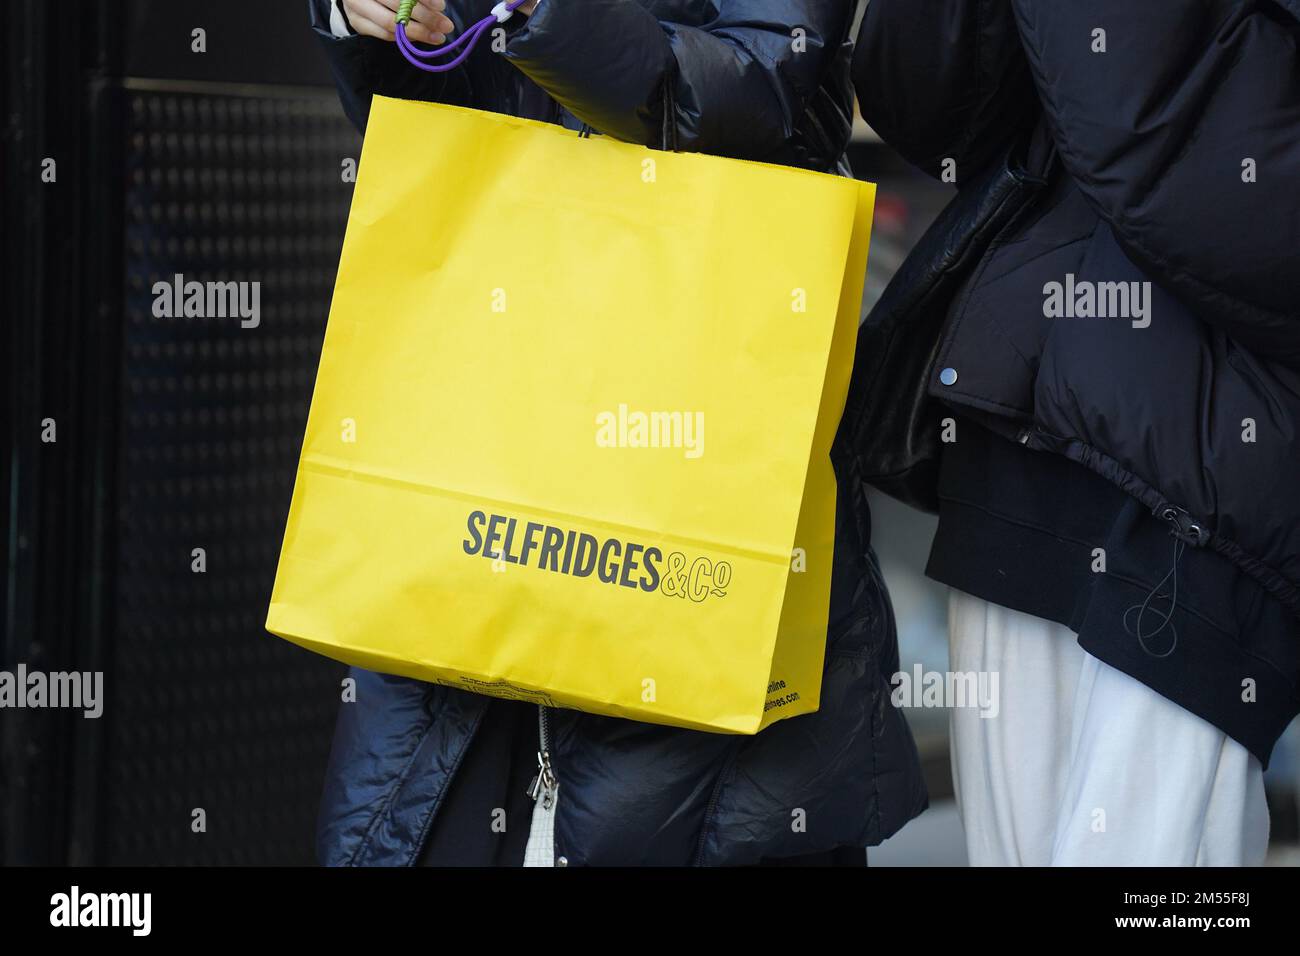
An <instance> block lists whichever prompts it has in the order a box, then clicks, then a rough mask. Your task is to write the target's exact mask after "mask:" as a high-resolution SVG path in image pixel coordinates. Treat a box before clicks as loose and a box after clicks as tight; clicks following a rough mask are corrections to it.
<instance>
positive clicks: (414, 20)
mask: <svg viewBox="0 0 1300 956" xmlns="http://www.w3.org/2000/svg"><path fill="white" fill-rule="evenodd" d="M398 2H399V0H343V12H344V13H346V14H347V15H348V22H349V23H350V24H352V29H354V30H356V31H357V33H359V34H361V35H362V36H367V37H378V38H379V39H381V40H388V41H389V42H390V43H391V42H393V41H394V40H395V39H396V34H395V33H394V32H393V31H394V30H396V29H397V24H396V23H395V22H394V19H393V18H394V17H396V16H397V7H398ZM446 7H447V0H419V2H418V3H417V4H416V5H415V9H414V10H412V11H411V22H410V23H408V24H407V25H406V35H407V36H408V37H409V38H410V39H412V40H415V41H416V42H417V43H429V44H432V45H433V46H437V45H438V44H440V43H445V42H447V34H449V33H451V32H452V31H453V30H455V29H456V26H455V24H453V23H452V22H451V20H449V19H448V18H447V17H445V16H443V13H442V11H443V10H444V9H446Z"/></svg>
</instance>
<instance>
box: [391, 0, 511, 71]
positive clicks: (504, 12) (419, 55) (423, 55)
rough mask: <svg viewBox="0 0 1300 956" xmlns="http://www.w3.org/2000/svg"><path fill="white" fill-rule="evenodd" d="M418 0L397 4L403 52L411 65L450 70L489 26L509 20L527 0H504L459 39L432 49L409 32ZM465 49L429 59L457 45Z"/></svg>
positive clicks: (407, 0)
mask: <svg viewBox="0 0 1300 956" xmlns="http://www.w3.org/2000/svg"><path fill="white" fill-rule="evenodd" d="M415 2H416V0H402V2H401V4H400V5H399V6H398V8H397V30H396V31H395V32H396V36H397V48H398V49H399V50H401V51H402V56H404V57H406V59H407V60H408V61H410V63H411V65H412V66H414V67H418V68H419V69H421V70H424V71H425V72H426V73H446V72H447V71H448V70H454V69H455V68H456V67H458V66H460V65H461V64H462V63H464V62H465V58H466V57H467V56H469V55H470V53H471V51H473V49H474V44H476V43H478V40H479V37H481V36H482V35H483V33H484V31H485V30H487V28H488V27H490V26H492V25H493V24H496V23H505V22H506V21H507V20H509V19H510V16H511V14H513V13H514V12H515V8H516V7H518V6H519V5H520V4H522V3H523V2H524V0H501V2H500V3H498V4H497V5H496V6H495V7H493V8H492V12H491V13H489V14H488V15H487V16H486V17H484V18H483V19H482V20H480V21H478V23H475V24H474V25H473V26H471V27H470V28H469V29H467V30H466V31H465V32H464V33H462V34H461V35H460V36H458V37H457V38H456V39H455V40H452V41H451V42H450V43H447V44H445V45H443V46H439V47H434V48H433V49H432V50H421V49H418V48H417V47H416V45H415V44H414V43H413V42H412V41H411V38H410V37H408V36H407V35H406V24H407V23H408V22H410V19H411V11H412V10H414V9H415ZM461 47H464V49H461V50H460V52H459V53H457V54H456V56H455V57H453V58H452V59H450V60H448V61H447V62H446V63H426V62H425V61H426V60H434V59H437V58H438V57H443V56H446V55H447V54H448V53H451V52H453V51H455V50H457V49H460V48H461Z"/></svg>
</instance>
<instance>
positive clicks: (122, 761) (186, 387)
mask: <svg viewBox="0 0 1300 956" xmlns="http://www.w3.org/2000/svg"><path fill="white" fill-rule="evenodd" d="M195 27H202V28H203V29H204V30H205V31H206V41H207V52H205V53H195V52H192V50H191V31H192V30H193V29H194V28H195ZM0 30H3V31H4V32H3V36H2V40H3V55H4V63H3V66H2V67H0V76H2V80H0V82H2V84H3V85H2V86H0V97H2V98H3V103H4V106H5V111H6V127H5V135H4V139H3V158H4V164H3V176H4V197H3V207H0V209H2V211H3V247H2V250H0V255H2V263H0V268H2V269H3V276H4V286H3V301H4V303H5V306H6V308H7V309H8V311H9V313H10V314H9V317H8V321H6V322H4V323H3V336H4V342H5V357H4V361H5V371H6V383H5V390H6V403H5V421H4V425H5V440H6V449H5V450H6V455H5V456H4V462H3V469H4V471H3V480H4V490H5V494H6V500H5V506H4V515H5V529H4V530H5V545H6V549H7V561H6V579H5V588H4V592H3V598H2V600H3V602H4V603H3V612H4V636H3V644H2V645H0V654H2V658H0V668H2V669H5V670H10V671H13V670H14V669H15V668H16V666H17V665H18V664H19V663H20V662H21V663H25V664H26V666H27V667H28V668H29V669H40V670H45V671H57V670H76V671H83V670H102V671H103V672H104V675H105V676H104V680H105V691H106V699H107V703H106V709H105V713H104V716H103V717H102V718H100V719H99V720H87V719H84V718H82V717H81V716H80V714H79V713H73V712H69V711H53V710H43V711H36V710H25V711H15V710H8V709H6V710H0V861H2V862H5V863H59V862H74V863H83V862H84V863H294V862H309V861H310V860H311V859H312V848H311V833H312V826H313V823H314V816H315V809H316V797H317V794H318V792H319V784H320V779H321V774H322V771H323V766H324V760H325V756H326V753H327V750H328V744H329V734H330V728H331V725H332V721H333V716H334V713H335V710H336V707H337V703H338V693H339V678H340V676H341V669H340V668H339V667H338V666H337V665H334V664H332V663H330V662H328V661H325V660H324V659H322V658H318V657H316V656H314V655H311V654H308V653H306V652H304V651H302V650H299V649H297V648H294V647H292V646H290V645H288V644H286V643H285V642H282V641H280V640H279V639H277V638H274V637H272V636H270V635H269V634H267V633H266V632H265V631H264V630H263V628H262V623H263V621H264V619H265V612H266V605H267V601H268V598H269V594H270V587H271V583H272V579H273V577H274V572H275V565H276V560H277V557H278V553H279V545H280V536H281V533H282V531H283V522H284V516H285V514H286V512H287V508H288V502H289V495H290V491H291V488H292V482H293V475H294V468H295V465H296V461H297V455H298V450H299V447H300V442H301V438H302V428H303V424H304V422H305V419H306V412H307V405H308V401H309V398H310V394H311V386H312V381H313V378H314V375H315V369H316V364H317V358H318V353H319V348H320V342H321V336H322V334H323V330H324V323H325V318H326V314H327V312H328V306H329V297H330V291H331V287H332V284H333V277H334V269H335V266H336V263H337V258H338V250H339V246H340V244H341V241H342V234H343V227H344V224H345V221H346V216H347V208H348V203H349V201H350V189H351V187H350V186H349V185H348V184H346V183H344V182H342V179H341V176H340V168H341V163H342V161H343V159H344V158H345V157H351V158H356V157H357V155H358V151H359V137H357V136H356V134H355V132H354V131H353V130H352V129H351V128H350V127H349V126H348V125H347V123H346V121H345V120H344V119H343V116H342V113H341V111H340V109H339V107H338V105H337V102H336V101H335V98H334V95H333V91H332V89H330V88H329V87H328V86H327V85H326V84H327V83H328V77H327V72H326V69H325V66H324V62H323V60H322V58H321V57H320V55H319V53H318V51H317V49H316V44H315V40H314V38H313V37H312V36H311V33H310V30H309V29H308V26H307V10H306V2H305V0H263V2H255V0H244V2H234V0H222V2H221V3H191V2H181V3H175V2H173V3H160V2H145V0H139V2H129V3H128V2H120V3H114V2H100V3H90V2H86V3H81V4H75V3H74V4H66V3H65V4H51V3H48V2H47V0H17V2H13V3H9V4H6V11H5V16H4V17H3V18H0ZM46 157H52V158H54V159H55V160H56V162H57V164H58V165H57V181H56V182H54V183H42V182H41V169H42V166H41V163H42V161H43V159H45V158H46ZM175 273H182V274H184V276H185V277H186V279H196V280H199V281H207V280H219V281H232V280H234V281H240V280H243V281H249V282H252V281H257V282H260V283H261V316H260V325H259V326H258V327H257V328H256V329H245V328H241V327H240V324H239V321H238V320H237V319H220V318H211V319H198V318H192V319H183V318H180V319H163V318H156V317H155V316H154V315H153V312H152V302H153V293H152V288H153V284H154V283H155V282H156V281H159V280H169V279H170V278H171V277H172V276H173V275H174V274H175ZM47 418H52V419H54V421H55V423H56V428H57V441H55V442H53V443H49V442H43V441H42V440H41V433H42V422H43V421H44V420H45V419H47ZM195 548H202V549H204V552H205V554H206V568H207V569H206V571H205V572H204V573H195V572H194V571H193V570H192V561H193V558H192V553H193V549H195ZM196 809H202V810H203V811H204V813H205V815H206V832H202V833H196V832H194V830H193V828H192V820H193V812H194V811H195V810H196Z"/></svg>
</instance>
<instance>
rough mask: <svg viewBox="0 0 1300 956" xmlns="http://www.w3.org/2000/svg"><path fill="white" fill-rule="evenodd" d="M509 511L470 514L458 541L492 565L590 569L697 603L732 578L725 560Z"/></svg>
mask: <svg viewBox="0 0 1300 956" xmlns="http://www.w3.org/2000/svg"><path fill="white" fill-rule="evenodd" d="M520 523H521V522H520V519H518V518H514V517H511V516H508V515H499V514H493V515H489V514H486V513H485V512H482V511H472V512H470V514H469V518H468V521H467V528H468V531H469V536H468V537H467V538H465V540H464V541H463V542H462V547H463V548H464V550H465V553H466V554H467V555H471V556H478V557H483V558H487V559H489V560H490V561H492V562H493V564H494V567H498V568H499V569H500V570H504V569H505V568H506V567H507V566H509V565H516V566H518V567H532V568H536V569H538V570H543V571H553V572H555V573H557V574H569V575H572V576H573V577H576V578H589V577H592V576H593V575H594V576H595V578H596V579H597V580H598V581H600V582H601V583H603V584H609V585H613V586H615V587H625V588H629V589H632V590H637V591H642V592H647V593H653V592H655V591H658V592H659V593H660V594H663V595H665V596H667V597H680V598H684V599H688V600H691V601H694V602H696V603H700V602H702V601H705V600H707V599H708V598H710V597H715V598H724V597H726V596H727V590H728V588H729V587H730V586H731V583H732V568H731V564H730V563H729V562H727V561H714V560H712V559H710V558H707V557H704V556H703V555H701V556H698V557H695V558H690V557H687V556H686V555H685V554H683V553H682V552H680V551H671V552H669V553H668V554H667V555H666V556H665V554H664V551H663V550H662V549H661V548H658V547H654V546H647V545H644V544H639V543H637V542H635V541H625V540H620V539H619V538H606V539H604V540H601V539H599V538H597V537H596V536H595V535H593V534H588V533H586V532H585V531H575V530H573V529H571V528H570V529H565V528H558V527H556V526H554V525H549V524H541V523H539V522H536V521H528V522H523V527H522V528H521V527H520Z"/></svg>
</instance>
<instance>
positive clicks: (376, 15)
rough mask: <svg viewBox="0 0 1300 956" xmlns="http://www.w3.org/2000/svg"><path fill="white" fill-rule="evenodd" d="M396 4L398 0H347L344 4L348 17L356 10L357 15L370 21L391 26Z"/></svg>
mask: <svg viewBox="0 0 1300 956" xmlns="http://www.w3.org/2000/svg"><path fill="white" fill-rule="evenodd" d="M397 4H398V0H347V4H346V6H347V8H348V16H349V17H351V16H352V11H353V10H356V12H357V14H358V15H360V16H362V17H364V18H365V19H367V20H369V21H370V22H371V23H377V24H379V25H380V26H389V27H391V26H392V25H393V20H394V18H395V17H396V16H397Z"/></svg>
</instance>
